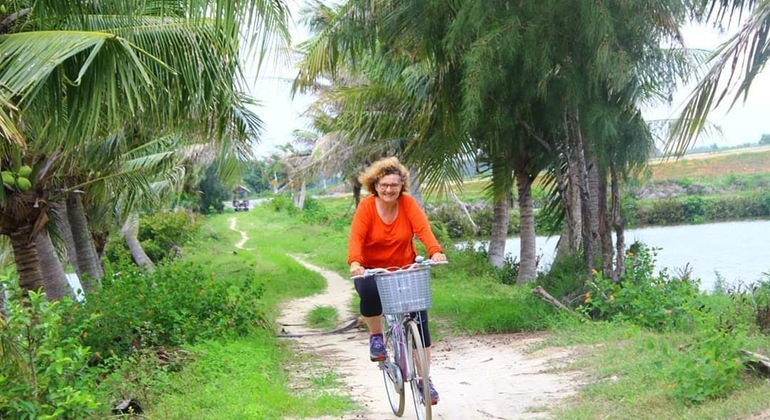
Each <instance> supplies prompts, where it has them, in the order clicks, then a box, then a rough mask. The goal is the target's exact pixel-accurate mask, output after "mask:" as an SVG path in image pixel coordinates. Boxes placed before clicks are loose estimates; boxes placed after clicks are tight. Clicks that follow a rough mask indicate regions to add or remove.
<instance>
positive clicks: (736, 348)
mask: <svg viewBox="0 0 770 420" xmlns="http://www.w3.org/2000/svg"><path fill="white" fill-rule="evenodd" d="M705 329H706V328H704V330H705ZM745 343H746V340H745V339H744V334H743V333H742V332H740V331H738V330H727V329H724V328H718V329H716V330H711V331H708V332H706V331H704V332H703V333H702V334H701V336H700V337H699V338H698V339H696V340H695V341H694V342H693V343H692V344H691V345H690V346H688V347H687V348H686V349H685V350H684V351H682V352H680V353H678V354H675V355H674V357H673V358H672V360H671V363H670V364H669V366H668V368H667V369H666V370H667V374H668V376H669V378H670V381H671V382H669V385H668V396H670V397H672V398H675V399H677V400H679V401H681V402H683V403H685V404H696V403H701V402H704V401H706V400H708V399H713V398H720V397H725V396H727V394H728V393H729V392H730V391H732V390H734V389H736V388H737V387H738V386H739V385H740V383H741V375H740V374H741V372H743V370H744V368H743V359H744V356H743V354H742V353H741V347H742V346H744V345H745Z"/></svg>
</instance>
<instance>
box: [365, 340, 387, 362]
mask: <svg viewBox="0 0 770 420" xmlns="http://www.w3.org/2000/svg"><path fill="white" fill-rule="evenodd" d="M386 357H387V353H386V352H385V343H384V342H383V341H382V334H374V335H370V336H369V359H370V360H371V361H372V362H382V361H383V360H385V358H386Z"/></svg>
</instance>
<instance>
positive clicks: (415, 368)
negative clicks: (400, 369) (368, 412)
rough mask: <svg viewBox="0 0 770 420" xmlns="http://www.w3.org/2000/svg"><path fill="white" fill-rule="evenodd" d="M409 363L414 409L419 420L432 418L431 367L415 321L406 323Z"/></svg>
mask: <svg viewBox="0 0 770 420" xmlns="http://www.w3.org/2000/svg"><path fill="white" fill-rule="evenodd" d="M406 342H407V346H406V348H407V363H409V369H408V371H409V372H410V378H408V379H409V384H410V385H411V388H412V399H413V400H414V411H415V413H416V414H417V418H418V419H419V420H431V417H432V410H431V403H430V386H428V380H429V378H430V367H429V366H428V357H427V355H426V354H425V346H423V344H422V336H420V329H419V327H418V326H417V323H416V322H414V321H407V323H406Z"/></svg>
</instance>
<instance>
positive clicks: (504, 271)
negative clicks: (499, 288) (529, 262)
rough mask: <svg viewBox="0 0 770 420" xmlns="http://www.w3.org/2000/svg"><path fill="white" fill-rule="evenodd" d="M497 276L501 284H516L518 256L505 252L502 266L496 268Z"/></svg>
mask: <svg viewBox="0 0 770 420" xmlns="http://www.w3.org/2000/svg"><path fill="white" fill-rule="evenodd" d="M497 276H498V277H499V278H500V282H502V283H503V284H516V279H517V278H519V262H518V258H517V257H512V256H511V254H505V257H504V258H503V266H502V267H500V268H498V269H497Z"/></svg>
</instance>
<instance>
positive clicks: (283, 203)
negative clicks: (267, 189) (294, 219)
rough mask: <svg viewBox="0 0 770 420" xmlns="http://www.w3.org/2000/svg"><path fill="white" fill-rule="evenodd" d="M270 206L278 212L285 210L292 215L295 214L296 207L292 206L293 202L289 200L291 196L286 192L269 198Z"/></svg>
mask: <svg viewBox="0 0 770 420" xmlns="http://www.w3.org/2000/svg"><path fill="white" fill-rule="evenodd" d="M270 206H271V207H272V208H273V210H275V211H277V212H279V213H283V212H286V213H288V214H289V215H292V216H293V215H295V214H297V208H296V207H295V206H294V202H293V201H292V200H291V197H289V196H288V195H286V194H280V195H276V196H274V197H273V198H272V199H271V200H270Z"/></svg>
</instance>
